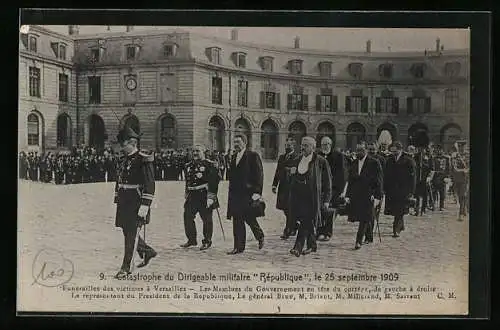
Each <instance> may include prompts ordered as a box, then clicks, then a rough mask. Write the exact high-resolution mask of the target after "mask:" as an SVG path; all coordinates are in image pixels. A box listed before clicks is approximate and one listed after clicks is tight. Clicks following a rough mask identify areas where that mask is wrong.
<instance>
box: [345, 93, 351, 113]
mask: <svg viewBox="0 0 500 330" xmlns="http://www.w3.org/2000/svg"><path fill="white" fill-rule="evenodd" d="M345 112H351V97H350V96H346V97H345Z"/></svg>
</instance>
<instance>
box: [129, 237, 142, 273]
mask: <svg viewBox="0 0 500 330" xmlns="http://www.w3.org/2000/svg"><path fill="white" fill-rule="evenodd" d="M144 230H145V228H144ZM140 232H141V228H140V227H139V228H137V230H136V231H135V241H134V252H133V253H132V260H131V261H130V268H131V269H130V271H131V272H133V271H134V270H135V263H134V259H135V254H136V253H137V252H136V251H137V245H138V244H139V233H140Z"/></svg>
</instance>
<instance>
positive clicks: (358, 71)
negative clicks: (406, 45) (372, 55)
mask: <svg viewBox="0 0 500 330" xmlns="http://www.w3.org/2000/svg"><path fill="white" fill-rule="evenodd" d="M221 53H222V50H221V48H219V47H209V48H207V49H206V55H207V57H208V59H209V61H210V62H212V63H214V64H217V65H220V64H221ZM246 57H247V54H246V53H244V52H233V53H232V54H231V60H232V62H233V64H234V65H235V66H236V67H239V68H246V63H247V59H246ZM273 61H274V58H273V57H272V56H262V57H260V58H259V63H260V66H261V69H262V70H263V71H264V72H273ZM302 64H303V60H301V59H293V60H290V61H289V62H288V69H289V72H290V73H291V74H295V75H300V74H302V72H303V70H302ZM318 66H319V72H320V76H321V77H331V75H332V62H329V61H323V62H319V63H318ZM393 68H394V66H393V64H388V63H386V64H380V65H379V75H380V77H383V78H392V76H393V71H394V70H393ZM426 68H427V66H426V64H425V63H415V64H413V65H412V66H411V67H410V72H411V73H412V75H413V76H414V77H415V78H423V77H424V75H425V71H426ZM460 68H461V64H460V62H449V63H446V64H445V68H444V72H445V74H446V76H448V77H456V76H458V75H459V74H460ZM348 71H349V74H350V75H351V77H353V78H356V79H361V78H362V73H363V63H350V64H349V66H348Z"/></svg>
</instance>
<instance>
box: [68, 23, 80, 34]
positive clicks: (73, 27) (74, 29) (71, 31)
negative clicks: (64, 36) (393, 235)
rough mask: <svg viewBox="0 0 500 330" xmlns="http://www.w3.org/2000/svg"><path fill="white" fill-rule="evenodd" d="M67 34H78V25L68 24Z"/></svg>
mask: <svg viewBox="0 0 500 330" xmlns="http://www.w3.org/2000/svg"><path fill="white" fill-rule="evenodd" d="M68 34H69V35H70V36H72V35H78V25H68Z"/></svg>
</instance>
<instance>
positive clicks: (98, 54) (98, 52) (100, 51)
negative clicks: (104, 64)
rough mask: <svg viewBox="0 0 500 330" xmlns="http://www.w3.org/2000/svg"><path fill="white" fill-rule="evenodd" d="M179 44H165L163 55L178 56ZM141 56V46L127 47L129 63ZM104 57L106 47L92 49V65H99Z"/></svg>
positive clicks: (131, 45)
mask: <svg viewBox="0 0 500 330" xmlns="http://www.w3.org/2000/svg"><path fill="white" fill-rule="evenodd" d="M177 49H178V47H177V44H173V43H172V44H164V45H163V47H162V55H163V57H164V58H171V57H175V56H176V55H177ZM140 54H141V46H140V45H137V44H130V45H126V46H125V59H126V60H127V61H128V62H132V61H136V60H138V59H139V56H140ZM103 57H104V47H101V46H98V47H92V48H90V58H89V61H90V62H91V63H94V64H95V63H99V62H101V61H102V60H103Z"/></svg>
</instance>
